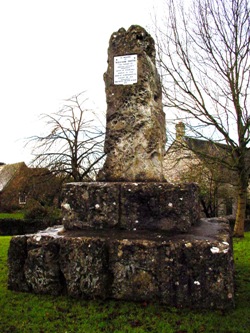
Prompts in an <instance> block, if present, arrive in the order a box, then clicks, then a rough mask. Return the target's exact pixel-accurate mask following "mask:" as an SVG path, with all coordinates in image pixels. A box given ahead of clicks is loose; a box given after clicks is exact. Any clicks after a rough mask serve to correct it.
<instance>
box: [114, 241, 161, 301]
mask: <svg viewBox="0 0 250 333" xmlns="http://www.w3.org/2000/svg"><path fill="white" fill-rule="evenodd" d="M158 265H159V260H158V249H157V247H156V246H155V242H153V241H149V240H128V239H123V240H114V241H112V244H111V246H110V252H109V269H110V271H111V273H112V275H113V283H112V297H113V298H115V299H122V300H133V301H144V300H154V299H158V300H159V287H158V279H157V274H156V272H157V271H158Z"/></svg>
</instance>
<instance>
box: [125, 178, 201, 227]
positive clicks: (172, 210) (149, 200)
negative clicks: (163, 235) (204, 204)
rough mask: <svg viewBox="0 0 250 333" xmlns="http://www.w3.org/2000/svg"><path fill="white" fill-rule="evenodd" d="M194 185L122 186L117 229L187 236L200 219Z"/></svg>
mask: <svg viewBox="0 0 250 333" xmlns="http://www.w3.org/2000/svg"><path fill="white" fill-rule="evenodd" d="M198 195H199V190H198V187H197V186H196V185H195V184H182V185H177V186H173V185H171V184H167V183H124V184H123V185H122V186H121V196H120V198H121V205H120V206H121V208H120V211H121V222H120V225H121V228H125V229H129V230H134V229H136V230H145V229H146V230H147V229H148V230H164V231H169V232H172V233H173V232H175V233H177V232H188V230H189V229H190V227H191V225H192V224H195V223H197V221H198V220H199V218H200V204H199V200H198Z"/></svg>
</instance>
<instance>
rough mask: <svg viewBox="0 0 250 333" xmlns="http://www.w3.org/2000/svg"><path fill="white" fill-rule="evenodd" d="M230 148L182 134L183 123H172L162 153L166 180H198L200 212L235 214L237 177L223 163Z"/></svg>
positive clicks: (211, 214)
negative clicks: (168, 142) (170, 136)
mask: <svg viewBox="0 0 250 333" xmlns="http://www.w3.org/2000/svg"><path fill="white" fill-rule="evenodd" d="M230 149H231V148H230V147H229V146H228V145H226V144H221V143H214V142H213V141H207V140H201V139H196V138H191V137H188V136H186V133H185V125H184V124H183V123H182V122H180V123H178V124H177V125H176V137H175V140H174V141H173V143H172V144H171V146H170V147H169V148H168V150H167V151H166V154H165V157H164V163H163V168H164V175H165V178H166V179H167V180H168V181H170V182H172V183H175V184H176V183H180V182H197V183H198V184H199V186H200V191H201V194H200V199H201V204H202V208H203V212H204V215H206V216H208V217H212V216H224V215H233V216H235V214H236V207H237V200H236V198H237V192H236V186H237V183H236V179H237V177H236V173H235V171H233V170H232V168H229V167H227V166H226V164H227V162H229V164H230V158H231V157H230ZM208 156H209V158H208ZM218 157H219V158H218ZM221 159H223V161H224V164H222V163H221V162H220V161H221ZM219 160H220V161H219ZM249 161H250V156H249ZM231 164H232V163H231ZM249 199H250V196H249ZM249 201H250V200H249Z"/></svg>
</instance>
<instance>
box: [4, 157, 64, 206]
mask: <svg viewBox="0 0 250 333" xmlns="http://www.w3.org/2000/svg"><path fill="white" fill-rule="evenodd" d="M58 193H60V181H59V179H57V177H55V176H53V175H52V174H51V172H49V170H48V169H46V168H29V167H27V165H26V164H25V163H24V162H20V163H14V164H4V163H2V164H1V165H0V210H1V211H10V210H13V209H20V208H23V207H24V206H25V205H27V204H28V203H29V202H31V201H33V202H39V203H40V204H42V205H51V204H53V202H54V201H55V200H57V198H58V195H59V194H58Z"/></svg>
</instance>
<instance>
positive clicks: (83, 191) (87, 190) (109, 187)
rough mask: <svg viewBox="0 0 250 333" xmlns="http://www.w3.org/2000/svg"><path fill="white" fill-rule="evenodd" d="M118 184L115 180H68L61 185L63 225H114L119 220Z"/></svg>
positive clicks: (104, 226)
mask: <svg viewBox="0 0 250 333" xmlns="http://www.w3.org/2000/svg"><path fill="white" fill-rule="evenodd" d="M119 193H120V185H119V184H115V183H100V182H98V183H97V182H93V183H69V184H66V185H65V186H64V188H63V192H62V197H63V204H62V209H63V215H64V218H63V225H64V227H65V229H69V230H71V229H75V228H76V229H86V228H97V229H98V228H99V229H102V228H107V227H114V226H116V225H117V224H118V221H119V209H118V206H119V200H120V199H119V195H120V194H119Z"/></svg>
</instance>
